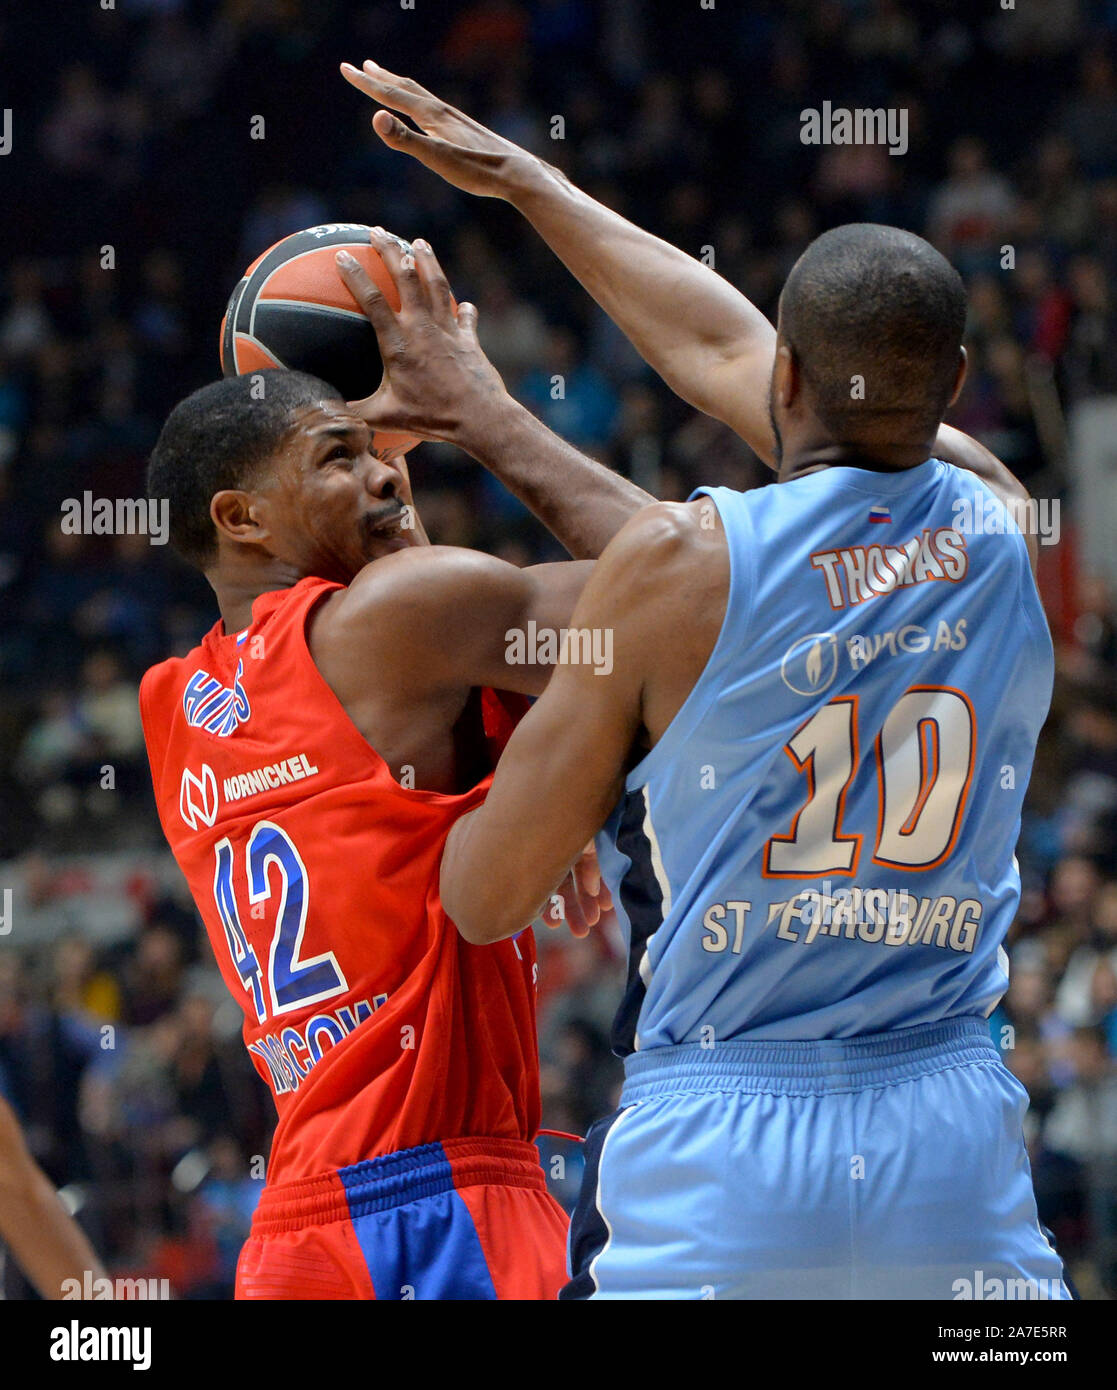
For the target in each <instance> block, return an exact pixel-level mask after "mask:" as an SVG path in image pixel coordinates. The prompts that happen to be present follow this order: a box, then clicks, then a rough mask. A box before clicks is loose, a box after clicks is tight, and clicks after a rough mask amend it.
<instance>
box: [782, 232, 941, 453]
mask: <svg viewBox="0 0 1117 1390" xmlns="http://www.w3.org/2000/svg"><path fill="white" fill-rule="evenodd" d="M780 309H781V325H782V330H783V336H784V339H785V340H786V342H787V344H788V346H789V347H790V348H791V350H792V352H793V353H794V355H795V357H796V360H797V361H798V362H799V365H800V367H801V370H802V373H803V377H804V379H805V381H806V383H807V385H808V387H809V390H810V392H811V398H812V404H813V406H814V408H815V410H816V412H817V414H818V416H819V419H820V420H821V421H822V423H823V424H824V425H825V426H826V428H827V429H829V430H831V431H832V432H833V433H834V434H835V435H836V436H837V437H838V438H839V439H840V440H841V441H842V442H847V443H857V442H858V441H859V440H866V441H868V440H872V439H875V438H879V436H880V434H881V432H882V430H884V429H887V428H888V427H889V425H890V424H891V425H892V426H893V427H895V426H897V425H899V424H900V421H901V419H903V421H904V424H905V425H906V426H910V427H913V428H920V429H926V430H927V431H933V430H934V429H935V428H936V427H937V426H938V425H939V423H940V422H941V420H942V418H943V416H944V415H945V414H946V410H947V407H948V405H949V404H950V398H951V395H952V394H953V391H954V384H955V382H956V380H957V375H958V362H959V350H960V349H961V346H962V337H963V334H964V332H965V327H966V288H965V285H964V284H963V283H962V277H961V276H960V275H959V274H958V272H957V271H956V270H955V269H954V267H953V266H952V265H951V264H950V262H949V261H948V260H947V259H946V257H945V256H943V255H942V254H940V252H938V251H936V250H935V248H934V247H933V246H932V245H931V244H930V242H927V241H924V240H923V238H922V237H919V236H916V235H915V234H914V233H912V232H905V231H902V230H901V229H900V228H899V227H885V226H880V225H878V224H877V223H874V222H851V223H848V224H847V225H846V226H843V227H836V228H834V230H833V231H829V232H824V233H823V234H822V236H820V237H818V238H817V239H816V240H815V241H813V242H812V243H811V244H810V246H808V247H807V249H806V251H804V252H803V254H802V256H800V258H799V260H798V261H796V263H795V265H794V266H793V267H792V269H791V273H790V275H789V276H788V277H787V284H786V285H785V286H784V290H783V297H782V299H781V301H780ZM855 377H860V378H863V380H864V392H863V395H861V396H860V397H859V393H858V391H857V389H856V386H857V383H856V382H855V381H854V378H855Z"/></svg>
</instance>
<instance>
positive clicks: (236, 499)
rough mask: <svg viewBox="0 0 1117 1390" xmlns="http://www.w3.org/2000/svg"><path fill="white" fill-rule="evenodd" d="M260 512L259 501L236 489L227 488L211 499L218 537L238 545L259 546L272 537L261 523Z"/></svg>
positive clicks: (211, 513) (211, 514)
mask: <svg viewBox="0 0 1117 1390" xmlns="http://www.w3.org/2000/svg"><path fill="white" fill-rule="evenodd" d="M258 511H259V507H258V504H257V499H256V498H254V497H253V496H252V495H251V493H248V492H240V491H238V490H237V489H235V488H225V489H223V490H222V491H221V492H215V493H214V494H213V496H212V497H211V498H210V503H209V515H210V520H211V521H212V522H213V524H214V526H215V527H216V529H217V533H218V535H222V536H227V537H228V539H229V540H231V541H235V542H237V544H238V545H239V544H245V543H249V544H257V543H259V542H260V541H263V540H266V539H267V537H268V536H270V535H271V532H270V531H269V530H268V528H267V527H266V526H264V525H263V524H262V523H261V522H260V519H259V516H258Z"/></svg>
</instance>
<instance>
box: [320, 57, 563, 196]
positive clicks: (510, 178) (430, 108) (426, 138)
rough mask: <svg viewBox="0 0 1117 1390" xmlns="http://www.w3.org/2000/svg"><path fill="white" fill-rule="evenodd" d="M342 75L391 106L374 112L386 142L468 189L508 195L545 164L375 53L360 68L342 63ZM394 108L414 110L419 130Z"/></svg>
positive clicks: (412, 114)
mask: <svg viewBox="0 0 1117 1390" xmlns="http://www.w3.org/2000/svg"><path fill="white" fill-rule="evenodd" d="M341 75H342V76H343V77H344V78H345V80H346V81H347V82H349V83H351V84H352V85H353V86H354V87H356V88H357V89H358V91H361V92H364V93H365V95H366V96H369V97H371V98H372V99H373V101H375V102H378V103H379V104H380V106H381V107H387V108H388V109H387V110H380V111H377V113H376V115H375V116H373V118H372V128H373V130H375V131H376V133H377V135H379V136H380V138H381V140H383V141H384V143H385V144H386V145H389V146H390V147H391V148H392V149H393V150H401V151H402V152H403V153H404V154H409V155H412V156H414V158H415V159H417V160H418V161H419V163H420V164H425V165H426V166H427V168H428V169H432V170H433V171H434V172H435V173H436V174H440V175H441V176H442V178H444V179H445V180H446V181H447V183H452V184H453V185H454V187H455V188H461V189H464V191H465V192H466V193H477V194H479V195H480V196H481V197H485V198H508V197H510V196H511V194H512V192H513V191H514V190H515V188H516V187H517V186H518V185H519V184H520V183H521V182H522V181H523V179H524V177H525V176H526V175H527V174H528V173H529V172H530V171H531V170H532V169H533V168H539V167H541V165H542V161H541V160H539V159H537V158H536V156H535V155H533V154H530V153H529V152H528V151H527V150H524V149H521V148H520V146H519V145H514V144H513V143H512V141H511V140H505V139H504V137H503V136H502V135H497V134H496V133H495V132H494V131H491V130H489V129H487V128H486V127H485V126H483V125H482V124H481V123H480V121H475V120H474V119H473V118H472V116H467V115H466V114H465V113H464V112H463V111H459V110H457V109H456V107H453V106H450V105H449V104H448V103H446V102H444V101H440V100H439V99H438V97H436V96H435V95H434V94H433V93H432V92H428V91H427V89H426V88H425V87H420V86H419V84H418V82H414V81H412V79H411V78H410V77H397V76H396V75H395V74H394V73H391V72H388V70H387V69H386V68H382V67H380V66H379V65H378V64H376V63H374V62H372V60H371V59H369V60H368V61H366V62H365V64H364V66H363V67H361V68H356V67H354V66H353V65H352V63H342V65H341ZM393 111H400V112H402V113H403V114H404V115H405V116H409V117H410V118H411V120H413V121H414V122H415V125H416V126H418V127H419V128H418V130H415V129H413V128H412V127H411V126H409V125H408V124H407V123H406V122H405V121H401V120H400V119H399V118H398V117H397V116H394V115H392V112H393Z"/></svg>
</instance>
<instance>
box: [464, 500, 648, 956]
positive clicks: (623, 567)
mask: <svg viewBox="0 0 1117 1390" xmlns="http://www.w3.org/2000/svg"><path fill="white" fill-rule="evenodd" d="M648 510H649V512H650V511H655V510H657V509H648ZM656 524H657V523H656V519H655V518H651V517H649V518H647V519H642V520H640V521H639V522H636V521H634V522H630V523H629V525H628V526H627V527H626V528H625V530H624V531H623V532H622V533H621V535H620V536H618V537H617V539H616V540H614V541H613V543H612V544H611V545H610V547H609V548H608V550H606V552H605V554H604V555H603V556H602V558H601V559H600V560H599V561H598V562H597V565H596V567H595V569H594V571H593V574H592V575H591V577H590V579H589V582H588V583H587V585H586V589H585V592H584V593H583V595H582V598H581V600H580V601H579V603H578V605H577V607H576V608H575V610H574V613H573V616H572V617H571V619H570V636H569V639H568V645H567V648H566V650H565V655H564V659H563V660H562V661H561V662H560V664H559V665H558V666H557V667H556V669H555V673H554V675H553V676H552V677H551V680H550V683H549V684H548V686H547V689H546V690H545V691H544V693H543V695H542V696H541V697H540V699H539V700H538V702H537V703H536V705H535V706H534V708H533V709H532V710H531V711H530V713H529V714H528V715H527V717H526V718H525V719H524V720H523V721H522V722H521V724H520V726H519V727H518V728H517V730H516V732H515V734H513V736H512V738H511V740H510V741H509V744H508V747H507V748H506V749H505V751H504V754H503V755H502V757H501V760H500V763H499V765H498V767H497V771H496V776H495V778H494V780H493V786H492V790H491V791H490V793H489V795H488V798H487V799H486V802H485V804H484V805H483V806H482V807H480V808H479V809H478V810H477V811H475V812H473V813H471V814H470V815H469V816H466V817H465V818H464V819H463V820H462V821H461V822H459V823H458V825H456V826H455V827H454V830H453V832H452V833H451V836H450V839H449V841H448V843H447V848H446V853H445V855H444V857H443V868H442V894H443V903H444V905H445V907H446V910H447V911H448V912H449V914H450V916H451V918H452V919H453V920H454V921H455V922H456V923H457V926H458V929H459V930H460V931H461V933H462V935H463V936H465V937H466V939H467V940H469V941H473V942H484V941H495V940H499V939H500V938H501V937H504V936H509V935H512V934H513V933H515V932H517V931H519V930H521V929H522V928H523V927H524V926H525V925H526V924H527V923H528V922H530V921H531V919H532V918H533V917H534V916H535V915H536V914H537V912H538V909H539V906H540V904H541V903H542V902H544V901H545V899H546V897H547V895H548V894H549V893H551V892H553V891H554V888H555V885H556V884H557V883H558V882H559V881H560V880H561V879H562V877H563V875H564V874H565V873H566V872H567V870H568V869H569V868H570V865H571V864H572V863H573V862H574V860H575V859H576V858H577V856H578V854H579V853H580V852H581V850H582V848H583V846H584V845H585V844H586V842H587V841H588V840H589V839H590V838H591V837H592V836H593V835H594V834H595V833H596V832H597V831H598V830H600V828H601V827H602V825H604V823H605V821H606V820H607V819H608V817H609V814H610V812H611V810H612V808H613V806H615V805H616V803H617V801H618V800H619V798H620V795H621V792H622V790H623V786H624V777H625V771H626V768H627V766H628V763H629V757H630V754H631V752H632V749H633V746H634V744H635V743H636V740H637V737H638V735H639V733H640V730H641V727H642V721H643V694H644V687H645V683H646V681H647V679H648V675H649V672H650V670H651V667H652V665H653V663H654V661H655V660H656V656H657V653H659V652H660V650H661V648H662V640H661V639H662V625H661V613H660V608H659V605H658V603H657V600H658V599H659V598H660V597H661V596H660V595H659V593H658V589H657V585H658V582H659V580H658V578H652V579H649V575H651V576H658V575H659V574H660V573H661V571H660V569H659V566H658V565H657V563H656V560H657V546H656V542H655V540H654V539H652V538H651V537H650V535H649V532H650V531H651V530H652V529H653V528H654V527H655V526H656Z"/></svg>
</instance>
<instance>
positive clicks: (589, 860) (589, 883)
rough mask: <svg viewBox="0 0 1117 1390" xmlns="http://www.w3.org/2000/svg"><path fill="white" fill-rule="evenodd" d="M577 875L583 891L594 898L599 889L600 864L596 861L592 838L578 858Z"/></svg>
mask: <svg viewBox="0 0 1117 1390" xmlns="http://www.w3.org/2000/svg"><path fill="white" fill-rule="evenodd" d="M578 877H579V879H580V881H581V884H582V890H583V892H585V893H588V894H589V895H590V897H591V898H596V897H597V895H598V893H599V892H600V891H601V866H600V865H599V864H598V862H597V850H596V848H595V847H594V844H593V841H592V840H591V841H590V843H589V844H588V845H587V846H586V847H585V849H584V850H583V851H582V855H581V858H580V859H579V860H578Z"/></svg>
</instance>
